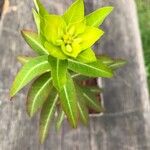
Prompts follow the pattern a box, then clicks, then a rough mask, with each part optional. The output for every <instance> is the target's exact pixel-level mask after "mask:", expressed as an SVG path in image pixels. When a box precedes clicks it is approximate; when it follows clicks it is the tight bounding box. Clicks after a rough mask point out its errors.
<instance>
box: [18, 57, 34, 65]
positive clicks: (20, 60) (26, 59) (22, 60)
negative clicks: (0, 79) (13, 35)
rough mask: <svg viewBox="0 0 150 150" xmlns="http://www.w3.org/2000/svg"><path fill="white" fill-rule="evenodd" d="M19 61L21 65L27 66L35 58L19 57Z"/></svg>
mask: <svg viewBox="0 0 150 150" xmlns="http://www.w3.org/2000/svg"><path fill="white" fill-rule="evenodd" d="M17 59H18V61H19V62H20V63H21V64H23V65H24V64H26V63H27V62H28V61H29V60H31V59H33V57H28V56H18V57H17Z"/></svg>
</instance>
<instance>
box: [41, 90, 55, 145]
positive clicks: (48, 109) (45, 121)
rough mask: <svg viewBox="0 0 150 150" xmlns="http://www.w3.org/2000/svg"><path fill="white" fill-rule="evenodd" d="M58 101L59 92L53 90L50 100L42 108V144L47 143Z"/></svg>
mask: <svg viewBox="0 0 150 150" xmlns="http://www.w3.org/2000/svg"><path fill="white" fill-rule="evenodd" d="M57 100H58V95H57V92H56V91H55V90H53V91H51V94H50V96H49V98H48V99H47V100H46V102H45V103H44V105H43V107H42V111H41V115H40V127H39V137H40V142H41V143H43V142H44V141H45V139H46V137H47V135H48V130H49V126H50V123H51V120H52V119H53V117H54V113H55V110H56V103H57Z"/></svg>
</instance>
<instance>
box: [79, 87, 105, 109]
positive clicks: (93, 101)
mask: <svg viewBox="0 0 150 150" xmlns="http://www.w3.org/2000/svg"><path fill="white" fill-rule="evenodd" d="M80 90H81V91H82V94H83V96H84V98H85V102H86V105H87V106H88V107H89V108H91V109H92V110H95V111H96V112H102V111H104V108H102V106H101V103H100V101H99V100H98V99H97V98H96V96H95V94H94V93H93V92H91V91H90V90H88V89H85V88H81V87H80Z"/></svg>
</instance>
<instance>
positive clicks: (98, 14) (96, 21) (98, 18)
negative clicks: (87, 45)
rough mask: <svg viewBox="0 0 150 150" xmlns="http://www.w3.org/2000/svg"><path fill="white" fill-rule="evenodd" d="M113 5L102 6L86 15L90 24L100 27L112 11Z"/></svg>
mask: <svg viewBox="0 0 150 150" xmlns="http://www.w3.org/2000/svg"><path fill="white" fill-rule="evenodd" d="M112 10H113V7H112V6H108V7H102V8H100V9H97V10H96V11H94V12H92V13H91V14H89V15H87V16H86V21H87V25H88V26H93V27H99V26H100V25H101V24H102V23H103V21H104V19H105V18H106V17H107V16H108V15H109V14H110V13H111V12H112Z"/></svg>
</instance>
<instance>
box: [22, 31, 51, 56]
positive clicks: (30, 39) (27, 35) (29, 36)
mask: <svg viewBox="0 0 150 150" xmlns="http://www.w3.org/2000/svg"><path fill="white" fill-rule="evenodd" d="M21 33H22V36H23V38H24V39H25V41H26V42H27V43H28V45H29V46H30V47H31V48H32V49H33V50H34V51H35V52H36V53H38V54H39V55H44V54H49V53H48V52H47V50H46V49H45V48H44V47H43V46H42V44H41V41H40V38H39V36H38V34H37V33H35V32H31V31H26V30H23V31H21Z"/></svg>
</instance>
